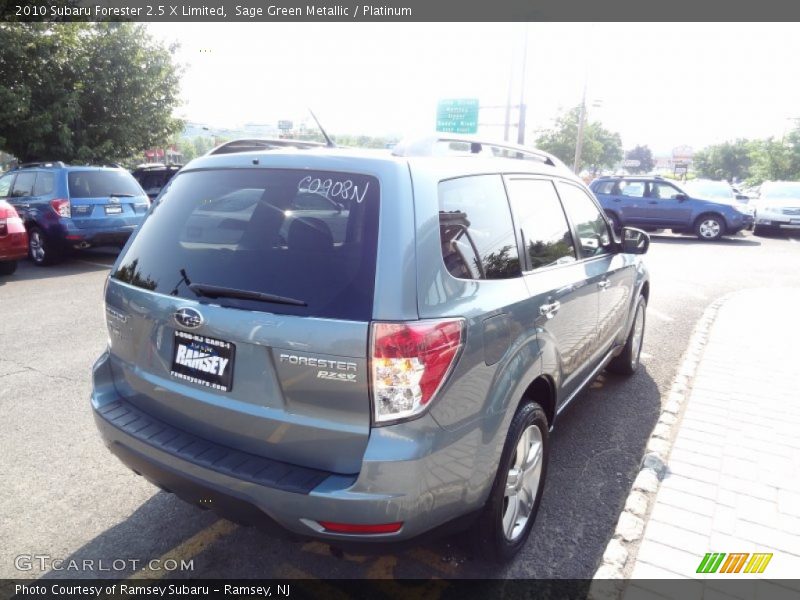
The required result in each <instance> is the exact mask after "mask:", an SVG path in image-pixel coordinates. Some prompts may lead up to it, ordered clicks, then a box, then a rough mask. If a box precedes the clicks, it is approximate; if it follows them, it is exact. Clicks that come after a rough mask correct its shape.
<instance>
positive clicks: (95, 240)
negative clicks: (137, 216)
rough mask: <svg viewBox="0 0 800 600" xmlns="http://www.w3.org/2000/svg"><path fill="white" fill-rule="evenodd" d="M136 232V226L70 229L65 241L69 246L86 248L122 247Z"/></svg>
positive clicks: (64, 238) (66, 232)
mask: <svg viewBox="0 0 800 600" xmlns="http://www.w3.org/2000/svg"><path fill="white" fill-rule="evenodd" d="M135 230H136V225H126V226H125V227H114V228H112V229H100V228H97V229H95V228H85V229H78V228H74V227H70V228H68V229H67V230H66V231H65V233H64V235H63V240H64V243H65V244H67V245H72V246H80V247H86V245H89V246H122V245H124V244H125V242H127V241H128V238H129V237H131V234H132V233H133V232H134V231H135Z"/></svg>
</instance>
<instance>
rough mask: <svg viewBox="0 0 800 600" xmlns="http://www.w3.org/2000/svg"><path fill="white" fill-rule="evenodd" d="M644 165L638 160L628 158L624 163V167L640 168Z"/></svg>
mask: <svg viewBox="0 0 800 600" xmlns="http://www.w3.org/2000/svg"><path fill="white" fill-rule="evenodd" d="M641 164H642V161H640V160H636V159H635V158H627V159H625V160H623V161H622V166H623V167H638V166H640V165H641Z"/></svg>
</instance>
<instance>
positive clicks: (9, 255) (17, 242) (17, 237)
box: [0, 229, 28, 261]
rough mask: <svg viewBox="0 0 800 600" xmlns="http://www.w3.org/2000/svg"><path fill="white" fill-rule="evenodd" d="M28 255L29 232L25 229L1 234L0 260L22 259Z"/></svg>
mask: <svg viewBox="0 0 800 600" xmlns="http://www.w3.org/2000/svg"><path fill="white" fill-rule="evenodd" d="M27 255H28V234H27V233H25V230H24V229H23V230H22V231H21V232H18V233H11V232H9V233H8V235H4V236H0V260H3V261H6V260H22V259H23V258H25V257H26V256H27Z"/></svg>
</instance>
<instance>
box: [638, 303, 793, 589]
mask: <svg viewBox="0 0 800 600" xmlns="http://www.w3.org/2000/svg"><path fill="white" fill-rule="evenodd" d="M667 464H668V469H667V471H666V475H665V476H664V479H663V481H662V482H661V487H660V488H659V490H658V493H657V495H656V498H655V502H654V504H653V508H652V512H651V514H650V518H649V520H648V522H647V526H646V529H645V532H644V536H643V538H642V542H641V545H640V547H639V549H638V554H637V555H636V562H635V564H634V567H633V571H632V575H631V577H632V579H637V578H643V579H664V578H676V577H690V578H699V579H704V580H706V583H709V580H711V579H719V578H720V577H735V578H737V579H739V578H743V579H753V578H758V579H762V580H763V579H770V580H774V579H780V578H794V579H795V581H794V582H776V584H777V586H778V588H780V589H782V590H784V591H785V592H788V593H789V594H792V595H795V594H797V595H799V596H800V593H798V592H797V591H796V590H798V587H797V586H798V581H797V580H798V579H800V290H787V289H771V290H746V291H742V292H738V293H736V294H734V295H732V296H731V297H730V298H729V299H728V300H727V301H726V302H725V303H724V304H723V305H722V306H721V307H720V309H719V312H718V314H717V317H716V320H715V321H714V324H713V326H712V328H711V331H710V334H709V337H708V342H707V345H706V348H705V350H704V352H703V355H702V358H701V360H700V362H699V364H698V367H697V371H696V373H695V378H694V380H693V381H692V382H691V392H690V394H689V396H688V400H687V404H686V407H685V412H684V414H683V417H682V421H681V422H680V424H679V428H678V432H677V435H676V438H675V442H674V445H673V447H672V451H671V453H670V456H669V460H668V463H667ZM709 552H712V553H726V555H727V556H726V557H725V559H727V558H728V557H729V555H730V554H732V553H750V554H752V553H772V554H773V556H772V558H771V560H770V561H769V563H768V564H767V566H766V569H765V570H764V573H763V574H760V575H750V574H744V570H745V568H746V566H747V563H745V564H744V565H743V568H742V569H741V571H740V572H739V573H738V574H726V575H722V574H720V573H719V570H721V569H722V568H723V566H724V563H725V560H723V561H722V563H721V564H720V566H719V568H718V569H717V571H718V572H717V573H716V574H699V573H697V569H698V567H699V566H700V563H701V561H702V559H703V557H704V555H705V554H706V553H709ZM747 560H748V562H749V558H748V559H747ZM729 568H730V565H729ZM648 583H650V582H644V581H631V582H630V585H629V587H628V591H629V592H633V594H632V595H639V594H637V593H636V592H637V591H638V592H639V593H640V594H641V593H642V592H644V591H645V590H644V589H642V588H647V587H648ZM763 583H764V584H766V582H763ZM742 584H743V585H742V586H741V587H740V588H739V589H740V590H741V594H740V596H741V597H742V598H751V597H758V596H760V594H759V593H758V590H757V589H756V584H757V582H754V581H749V582H748V581H742ZM711 585H713V584H711ZM784 586H785V587H784ZM657 590H658V587H657V586H656V587H653V588H652V591H657ZM790 590H791V591H790ZM779 595H780V594H779Z"/></svg>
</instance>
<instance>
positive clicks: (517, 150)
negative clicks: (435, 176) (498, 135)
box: [392, 135, 566, 168]
mask: <svg viewBox="0 0 800 600" xmlns="http://www.w3.org/2000/svg"><path fill="white" fill-rule="evenodd" d="M454 145H455V146H456V147H454ZM459 145H463V147H464V148H463V150H461V149H460V148H458V146H459ZM392 154H393V155H394V156H447V155H448V154H455V155H469V154H481V155H484V156H485V155H487V154H491V155H492V156H495V157H498V158H512V159H517V160H534V161H537V162H540V163H543V164H546V165H550V166H551V167H556V166H558V167H565V168H566V165H564V163H562V162H561V161H560V160H559V159H558V158H556V157H555V156H553V155H552V154H548V153H547V152H544V151H543V150H537V149H536V148H529V147H527V146H520V145H518V144H509V143H507V142H494V141H488V140H479V139H477V138H472V137H468V136H460V135H433V136H427V137H423V138H415V139H405V140H403V141H401V142H400V143H398V144H397V145H396V146H395V147H394V149H393V150H392Z"/></svg>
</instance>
